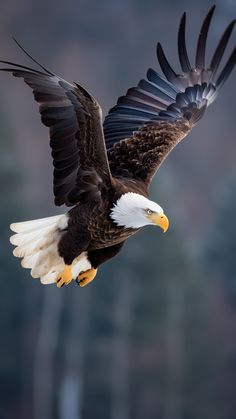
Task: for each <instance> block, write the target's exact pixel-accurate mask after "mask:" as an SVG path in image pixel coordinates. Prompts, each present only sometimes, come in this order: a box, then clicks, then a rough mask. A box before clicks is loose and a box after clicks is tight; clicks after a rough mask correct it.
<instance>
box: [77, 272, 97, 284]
mask: <svg viewBox="0 0 236 419" xmlns="http://www.w3.org/2000/svg"><path fill="white" fill-rule="evenodd" d="M96 274H97V269H94V268H91V269H88V270H87V271H84V272H80V274H79V276H78V278H77V279H76V282H77V284H78V285H79V286H80V287H85V285H87V284H89V283H90V282H91V281H92V280H93V279H94V278H95V276H96Z"/></svg>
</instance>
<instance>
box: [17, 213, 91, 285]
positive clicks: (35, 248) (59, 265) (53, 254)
mask: <svg viewBox="0 0 236 419" xmlns="http://www.w3.org/2000/svg"><path fill="white" fill-rule="evenodd" d="M67 224H68V216H67V215H56V216H54V217H48V218H42V219H40V220H31V221H24V222H22V223H13V224H11V226H10V227H11V230H13V231H14V232H15V233H17V234H14V235H13V236H11V238H10V242H11V243H12V244H13V245H15V246H16V248H15V249H14V251H13V254H14V256H16V257H19V258H23V259H22V261H21V265H22V267H23V268H29V269H31V276H32V277H33V278H40V281H41V283H42V284H52V283H54V282H56V279H57V276H58V275H59V274H60V273H61V272H62V271H63V270H64V268H65V263H64V260H63V258H62V257H60V255H59V254H58V242H59V240H60V237H61V234H62V230H63V229H65V228H66V227H67ZM90 268H91V264H90V262H89V261H88V259H87V252H83V253H81V255H79V256H78V257H77V258H76V259H75V260H74V261H73V263H72V276H73V279H76V278H77V277H78V275H79V273H80V272H82V271H86V270H87V269H90Z"/></svg>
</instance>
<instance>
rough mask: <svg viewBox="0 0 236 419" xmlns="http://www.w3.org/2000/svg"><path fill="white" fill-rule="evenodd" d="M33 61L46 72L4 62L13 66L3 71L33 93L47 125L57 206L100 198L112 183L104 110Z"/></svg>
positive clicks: (85, 92)
mask: <svg viewBox="0 0 236 419" xmlns="http://www.w3.org/2000/svg"><path fill="white" fill-rule="evenodd" d="M18 45H19V44H18ZM20 48H21V49H23V48H22V47H20ZM23 51H24V52H25V53H26V54H27V55H28V56H29V54H28V53H27V52H26V51H25V50H24V49H23ZM30 58H31V59H32V60H33V61H34V62H36V63H37V64H38V65H39V66H40V67H41V69H42V70H43V71H37V70H34V69H32V68H29V67H25V66H22V65H19V64H15V63H11V62H8V61H1V63H3V64H7V65H8V66H9V67H6V68H1V71H8V72H11V73H12V74H13V75H14V76H16V77H22V78H23V79H24V81H25V83H27V84H28V85H29V86H30V87H31V88H32V89H33V94H34V98H35V100H36V101H37V102H38V103H39V110H40V113H41V119H42V122H43V124H44V125H46V126H47V127H49V130H50V146H51V149H52V157H53V165H54V196H55V204H56V205H62V204H66V205H68V206H70V205H74V204H75V203H76V202H78V201H79V200H82V199H90V198H93V199H99V198H100V194H101V190H102V188H105V187H107V188H109V186H110V182H111V175H110V170H109V164H108V161H107V153H106V148H105V142H104V136H103V128H102V122H101V109H100V107H99V105H98V103H97V102H96V101H95V100H94V99H93V97H92V96H91V95H90V94H89V93H88V92H87V91H86V90H85V89H83V88H82V87H81V86H79V85H78V84H76V83H68V82H67V81H65V80H63V79H62V78H60V77H58V76H56V75H55V74H53V73H51V72H50V71H48V70H47V69H46V68H44V67H42V66H41V65H40V64H39V63H38V62H37V61H36V60H34V59H33V58H32V57H30Z"/></svg>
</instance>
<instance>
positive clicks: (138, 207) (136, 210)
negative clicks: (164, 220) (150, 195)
mask: <svg viewBox="0 0 236 419" xmlns="http://www.w3.org/2000/svg"><path fill="white" fill-rule="evenodd" d="M147 209H150V210H152V211H154V212H157V213H160V214H162V213H163V209H162V208H161V207H160V206H159V205H158V204H156V202H153V201H150V200H149V199H147V198H145V197H144V196H143V195H140V194H137V193H134V192H127V193H125V194H123V195H122V196H121V197H120V198H119V199H118V201H117V202H116V204H115V205H114V206H113V207H112V209H111V214H110V216H111V218H112V220H113V221H114V222H115V224H117V225H118V226H120V227H126V228H134V229H136V228H140V227H144V226H145V225H148V224H152V222H151V221H150V220H148V219H147V217H146V210H147Z"/></svg>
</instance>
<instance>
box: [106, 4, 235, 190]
mask: <svg viewBox="0 0 236 419" xmlns="http://www.w3.org/2000/svg"><path fill="white" fill-rule="evenodd" d="M214 9H215V7H214V6H213V7H212V8H211V9H210V10H209V12H208V14H207V16H206V17H205V19H204V21H203V24H202V27H201V30H200V34H199V37H198V42H197V50H196V59H195V66H194V67H192V66H191V64H190V61H189V58H188V53H187V49H186V42H185V25H186V14H185V13H184V14H183V16H182V18H181V21H180V26H179V33H178V53H179V60H180V65H181V68H182V71H183V73H182V74H177V73H176V72H175V71H174V70H173V68H172V67H171V65H170V64H169V62H168V60H167V58H166V56H165V53H164V51H163V48H162V46H161V45H160V44H159V43H158V44H157V58H158V61H159V64H160V67H161V69H162V72H163V74H164V76H165V77H163V76H162V75H160V74H158V73H157V72H156V71H154V70H153V69H149V70H148V72H147V80H141V81H140V82H139V84H138V86H137V87H133V88H131V89H129V90H128V91H127V93H126V95H125V96H122V97H120V98H119V99H118V102H117V105H116V106H115V107H114V108H112V109H111V110H110V112H109V114H108V115H107V116H106V118H105V121H104V133H105V139H106V146H107V150H108V158H109V163H110V167H111V173H112V175H114V176H119V177H126V178H131V179H132V178H133V179H137V180H143V181H145V182H146V183H147V184H149V183H150V181H151V179H152V177H153V175H154V174H155V172H156V171H157V169H158V168H159V167H160V165H161V163H162V162H163V161H164V160H165V158H166V157H167V155H168V154H169V153H170V151H171V150H172V149H173V148H174V147H175V146H176V145H177V144H178V142H179V141H181V140H182V139H183V138H184V137H185V136H186V135H187V134H188V133H189V131H190V130H191V129H192V127H193V126H194V125H195V124H196V123H197V122H198V120H199V119H200V118H201V117H202V115H203V114H204V112H205V110H206V108H207V106H209V105H210V104H211V103H212V102H213V101H214V100H215V98H216V96H217V95H218V92H219V89H220V88H221V87H222V85H223V84H224V82H225V81H226V80H227V78H228V77H229V75H230V73H231V71H232V69H233V67H234V66H235V63H236V48H234V50H233V52H232V53H231V55H230V57H229V59H228V61H227V62H226V64H225V66H224V67H223V70H222V71H221V73H220V74H219V75H217V70H218V67H219V65H220V63H221V60H222V57H223V54H224V51H225V49H226V46H227V44H228V41H229V38H230V35H231V33H232V30H233V27H234V24H235V21H232V22H231V23H230V24H229V26H228V27H227V28H226V30H225V32H224V34H223V36H222V37H221V39H220V41H219V43H218V45H217V48H216V50H215V53H214V54H213V58H212V60H211V62H210V66H209V68H207V67H205V50H206V41H207V35H208V30H209V26H210V23H211V20H212V16H213V12H214Z"/></svg>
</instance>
